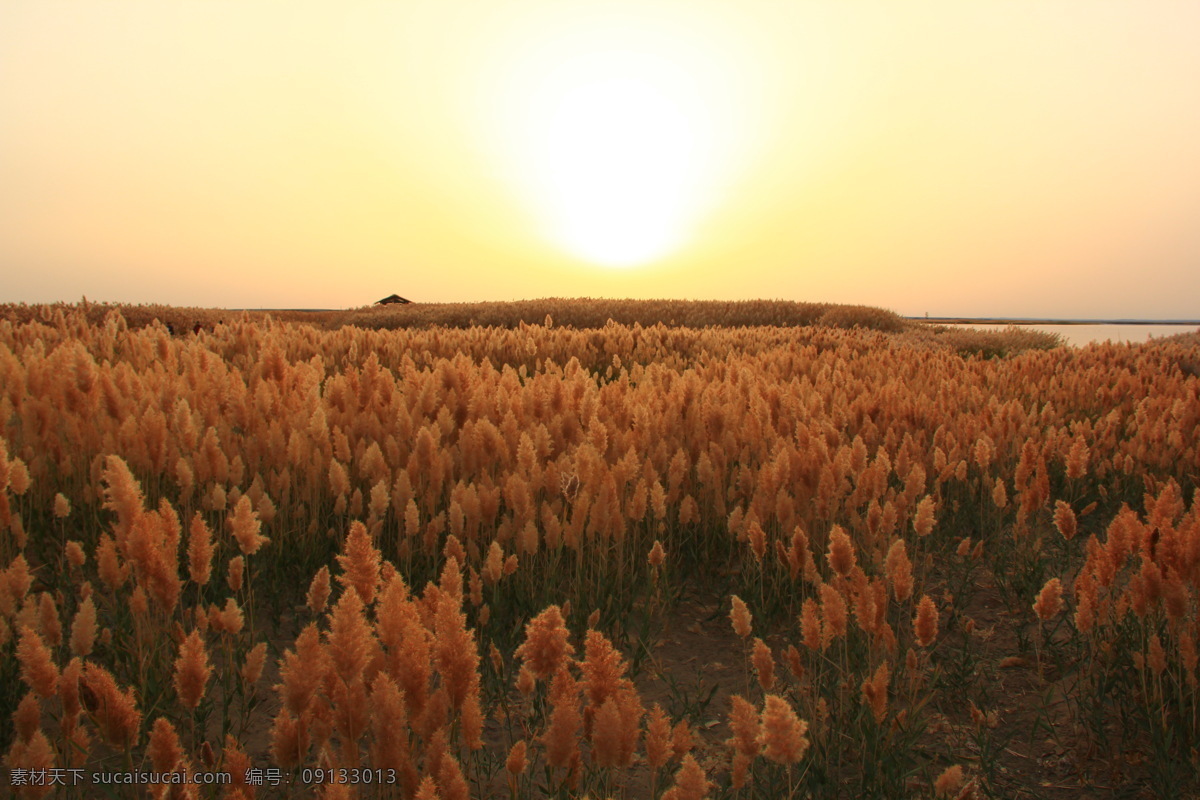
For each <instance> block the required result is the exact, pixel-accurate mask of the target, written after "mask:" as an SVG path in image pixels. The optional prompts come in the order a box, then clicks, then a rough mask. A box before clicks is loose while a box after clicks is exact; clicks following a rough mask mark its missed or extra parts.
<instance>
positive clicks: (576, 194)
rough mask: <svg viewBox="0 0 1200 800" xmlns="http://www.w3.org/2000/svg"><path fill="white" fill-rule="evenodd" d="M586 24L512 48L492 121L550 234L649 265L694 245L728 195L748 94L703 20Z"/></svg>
mask: <svg viewBox="0 0 1200 800" xmlns="http://www.w3.org/2000/svg"><path fill="white" fill-rule="evenodd" d="M573 25H574V27H572V26H571V25H570V24H568V25H567V26H566V27H565V28H563V27H560V28H559V29H558V30H555V31H546V30H543V31H540V32H538V33H539V34H540V35H539V36H538V41H540V42H541V43H542V44H541V45H540V46H536V47H530V46H528V45H526V46H525V47H524V48H523V51H522V53H521V55H519V56H516V57H512V56H510V57H509V61H508V63H509V64H510V65H511V64H515V65H516V66H515V67H512V66H509V67H508V68H507V70H505V72H506V74H505V75H504V76H503V77H502V78H501V79H500V80H499V82H498V90H497V91H496V93H495V95H494V96H495V98H496V101H495V102H496V104H497V105H496V107H495V113H494V115H493V120H492V121H493V122H494V123H496V124H494V125H492V126H489V128H490V130H492V131H498V132H499V134H500V136H499V137H498V138H499V140H500V141H501V149H502V153H501V154H500V157H501V158H503V159H504V160H506V161H507V162H508V163H507V171H508V172H509V174H510V183H512V184H514V185H515V186H516V188H517V191H518V192H519V193H520V194H521V196H522V197H523V199H524V200H525V203H526V206H527V207H528V208H529V209H530V211H531V212H532V214H533V216H535V217H536V219H537V220H538V223H539V225H540V226H541V228H542V231H543V235H544V236H545V238H546V239H548V240H549V241H550V242H552V243H553V244H554V245H555V246H556V247H557V248H559V249H562V250H565V251H567V252H569V253H571V254H573V255H575V256H577V257H578V258H581V259H583V260H585V261H588V262H590V263H593V264H597V265H601V266H605V267H617V268H620V267H633V266H638V265H644V264H647V263H649V262H652V261H655V260H657V259H660V258H662V257H664V256H667V255H669V254H671V253H672V252H675V251H677V250H678V249H680V248H681V247H683V246H684V245H686V243H687V242H688V240H689V238H690V237H691V236H692V235H693V234H694V231H695V229H696V227H697V225H698V224H699V223H700V222H701V221H702V219H703V217H704V215H705V213H706V212H708V211H709V210H711V209H712V208H713V206H714V205H715V204H716V203H718V202H719V199H720V195H721V190H722V187H723V185H724V183H725V182H726V181H727V180H728V178H729V176H730V173H731V171H732V167H733V162H734V161H735V158H734V156H735V154H736V152H737V150H738V137H739V134H740V131H739V125H740V124H742V123H743V122H744V121H745V119H746V117H747V116H749V115H748V114H747V113H746V110H745V109H744V108H741V109H739V107H738V106H739V103H742V102H744V98H745V96H746V93H745V92H744V91H741V89H740V88H739V86H738V85H737V84H738V78H739V77H740V76H739V75H738V71H737V70H736V69H733V68H731V65H730V64H729V63H728V59H726V60H725V61H724V63H723V61H722V56H723V55H725V56H727V55H728V54H727V53H722V52H721V48H717V47H714V46H711V44H710V43H708V42H706V41H704V39H703V36H702V35H699V34H696V33H695V32H694V31H692V34H693V36H695V40H686V41H685V40H683V39H681V38H680V35H679V34H678V33H677V32H676V31H677V30H678V28H679V26H675V28H673V29H670V30H662V29H658V28H655V27H654V26H653V25H647V24H646V23H645V21H644V20H643V21H641V22H640V23H639V25H638V26H634V27H630V26H627V25H622V24H621V21H620V20H605V21H599V22H598V21H597V20H595V19H589V20H588V21H587V22H586V23H583V22H581V21H579V20H574V21H573ZM685 30H686V29H685ZM525 35H526V36H529V33H528V32H526V34H525ZM526 41H528V40H526Z"/></svg>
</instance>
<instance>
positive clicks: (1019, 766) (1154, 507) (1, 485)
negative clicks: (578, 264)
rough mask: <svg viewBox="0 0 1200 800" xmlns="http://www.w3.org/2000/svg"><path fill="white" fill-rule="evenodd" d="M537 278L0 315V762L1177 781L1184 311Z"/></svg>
mask: <svg viewBox="0 0 1200 800" xmlns="http://www.w3.org/2000/svg"><path fill="white" fill-rule="evenodd" d="M541 302H544V303H549V302H552V301H541ZM553 302H555V303H561V304H564V305H566V308H565V309H564V311H563V312H562V313H561V314H559V313H556V314H552V316H553V320H546V319H545V314H543V313H542V311H543V309H544V306H539V305H538V304H537V303H533V304H529V305H528V308H527V311H528V313H529V314H541V316H542V319H540V320H534V321H532V322H527V321H524V320H523V319H521V318H520V315H516V316H509V317H508V318H507V321H508V323H509V324H508V325H503V326H502V325H492V326H490V327H479V326H465V327H455V326H454V325H450V326H448V327H447V326H442V325H432V324H431V323H421V325H417V326H415V327H411V328H405V329H395V330H387V329H383V327H380V328H378V329H367V328H365V327H338V326H336V325H334V323H333V321H332V318H330V319H326V320H325V322H324V323H322V324H328V325H329V326H330V327H329V328H328V329H323V328H321V327H320V326H319V325H318V326H314V325H312V324H296V323H292V322H287V321H283V320H281V319H279V318H277V317H271V318H267V317H265V316H264V317H258V316H255V315H237V316H233V317H230V318H226V319H225V323H224V324H219V325H216V326H215V327H214V328H213V329H212V330H203V331H201V333H200V334H199V335H194V334H191V333H187V334H184V335H175V336H171V335H169V334H168V332H167V330H166V328H165V327H164V326H163V325H162V324H157V323H155V322H153V320H154V319H155V318H157V319H158V320H159V321H160V322H161V321H162V320H164V319H176V318H177V319H188V318H195V316H196V315H197V314H199V313H200V312H198V311H196V310H177V309H149V308H143V309H142V310H141V311H137V310H130V309H126V311H128V312H129V314H130V315H131V316H132V317H134V318H135V319H140V322H139V323H137V324H133V323H131V322H130V321H129V320H128V319H126V317H125V316H124V314H123V312H118V311H117V310H115V309H112V308H96V307H88V308H83V307H80V308H73V307H56V308H45V309H42V308H37V309H27V308H16V309H14V308H13V307H9V308H8V309H7V310H6V318H5V319H4V320H2V321H0V724H2V725H3V727H2V728H0V749H2V751H3V753H4V754H5V755H4V757H5V759H6V765H7V766H8V767H10V768H12V769H23V770H34V771H35V772H34V773H20V774H21V775H26V774H39V773H37V772H36V771H37V770H41V769H45V768H50V767H66V766H74V765H77V766H79V767H80V768H81V769H85V770H87V772H86V774H88V775H98V774H100V773H102V772H119V771H123V770H130V769H139V770H149V769H152V768H153V769H156V770H160V771H161V770H167V771H179V772H188V771H192V772H195V771H205V770H214V769H220V770H226V771H229V772H230V773H231V774H235V775H236V776H237V777H239V778H241V777H244V775H245V768H246V765H247V764H253V765H254V766H256V767H267V766H271V767H276V768H278V769H280V770H282V771H284V773H285V774H288V775H290V776H291V777H292V779H293V780H295V781H296V782H297V783H295V784H293V787H292V789H291V790H289V791H286V792H285V791H284V789H283V788H273V787H270V786H258V787H255V786H252V785H231V786H225V787H220V788H214V787H199V786H192V787H189V788H188V790H187V791H186V792H184V796H196V797H222V798H223V797H231V798H232V797H250V796H259V797H274V796H295V795H296V794H298V793H299V794H319V795H320V796H323V797H342V796H359V797H393V796H400V797H405V798H409V797H414V796H419V797H433V796H437V797H442V798H450V797H467V796H472V797H490V796H504V795H511V796H515V797H583V796H592V797H597V796H598V797H606V796H612V797H646V796H654V797H674V798H682V797H696V798H698V797H701V796H708V797H743V796H745V797H749V796H764V795H770V796H778V795H780V794H784V795H788V794H790V795H793V796H798V797H799V796H813V797H850V796H854V797H888V798H891V797H906V796H912V797H928V796H931V795H933V794H935V793H936V794H940V795H943V796H971V795H975V796H996V797H1034V796H1039V797H1046V796H1052V797H1068V796H1080V795H1081V794H1087V795H1088V796H1098V797H1104V796H1109V797H1117V796H1126V797H1127V796H1179V797H1182V796H1188V794H1189V793H1192V792H1194V791H1195V789H1196V786H1197V783H1196V766H1197V765H1196V756H1195V753H1196V751H1197V742H1198V737H1197V734H1198V733H1200V729H1198V726H1197V722H1196V720H1197V718H1198V717H1197V708H1198V707H1200V692H1198V690H1197V685H1196V683H1197V681H1196V668H1197V656H1196V650H1197V647H1196V640H1197V635H1198V633H1200V630H1198V627H1197V626H1198V625H1200V619H1198V615H1197V602H1198V599H1200V598H1198V588H1200V507H1198V504H1197V503H1196V502H1195V488H1196V484H1197V474H1198V472H1200V440H1198V437H1197V430H1198V428H1200V410H1198V408H1200V407H1198V406H1197V403H1196V398H1197V396H1198V391H1200V388H1198V384H1197V378H1196V376H1195V375H1194V374H1192V373H1190V372H1189V371H1188V370H1187V369H1185V368H1184V367H1183V365H1185V364H1189V363H1194V362H1195V361H1196V359H1197V355H1198V352H1200V351H1198V347H1200V346H1198V345H1197V343H1196V341H1195V340H1194V338H1193V339H1186V338H1185V339H1173V340H1163V341H1156V342H1152V343H1149V344H1146V345H1141V346H1129V345H1120V346H1117V345H1098V346H1091V347H1088V348H1082V349H1074V348H1061V347H1049V346H1048V345H1049V344H1050V343H1049V342H1047V341H1046V340H1044V339H1039V338H1029V337H1017V336H1015V334H1013V333H1012V332H1002V333H1001V334H1000V335H998V336H993V337H991V338H986V339H982V340H971V341H973V342H974V343H973V344H969V345H964V344H963V343H962V340H960V339H950V341H956V342H958V343H957V344H954V345H953V346H951V347H947V346H943V342H945V341H946V340H947V337H951V336H954V335H952V334H943V333H938V332H937V331H936V330H934V331H932V332H931V331H928V330H924V331H922V330H906V331H902V332H900V333H898V334H886V333H883V332H881V330H880V328H881V327H886V326H887V325H889V324H891V323H890V322H889V320H890V319H891V317H889V316H888V315H887V314H886V312H878V311H877V310H871V309H866V310H862V309H848V308H847V307H841V308H837V309H831V308H830V307H820V308H817V307H801V306H796V305H794V304H790V305H789V304H775V303H760V304H740V305H739V304H734V305H735V306H737V307H736V308H732V309H726V308H723V307H722V306H720V305H700V306H688V305H686V304H680V305H660V306H653V305H647V304H640V305H639V304H626V306H625V307H626V309H632V310H633V311H636V312H638V313H646V314H648V316H647V317H646V319H647V320H648V321H649V320H651V319H654V320H656V321H658V322H662V321H663V320H662V319H661V318H662V316H663V315H664V314H666V315H668V319H667V320H666V322H668V323H669V322H670V321H671V320H672V319H674V320H675V323H676V327H669V326H668V325H665V324H649V322H647V323H642V322H641V321H638V320H635V321H634V323H633V324H622V323H619V322H617V321H613V322H608V321H607V320H608V319H609V318H610V317H611V315H612V312H613V310H614V309H617V310H618V311H619V309H618V306H620V304H608V305H606V304H604V303H599V302H596V303H590V302H583V301H553ZM408 310H410V309H409V308H400V309H381V310H369V311H362V312H355V313H361V314H363V315H364V316H369V315H372V314H373V315H377V316H378V317H379V320H380V321H382V320H385V319H396V317H394V316H393V315H400V314H404V313H406V312H407V311H408ZM475 310H476V311H479V307H475ZM484 311H485V312H486V313H493V312H496V311H497V309H496V308H492V309H484ZM509 311H510V312H511V309H509ZM430 313H432V311H431V312H430ZM441 313H444V314H446V315H448V316H446V317H444V319H449V320H453V319H455V317H454V314H458V313H466V312H465V310H464V309H457V310H454V311H443V312H441ZM524 313H525V312H524V311H522V312H521V314H524ZM546 313H549V312H546ZM631 313H632V312H631ZM138 314H141V315H142V316H141V317H140V318H139V317H138ZM599 314H604V315H605V317H604V321H603V322H602V323H600V324H598V325H594V326H593V325H591V324H590V322H592V321H595V319H596V318H597V316H596V315H599ZM721 314H727V316H726V317H724V318H722V319H721V322H722V324H717V323H716V322H713V321H712V320H714V319H717V318H720V317H721ZM738 314H743V315H745V316H744V317H738V316H737V315H738ZM171 315H175V316H174V317H172V316H171ZM572 315H574V316H572ZM789 315H791V316H789ZM802 317H803V319H805V320H808V321H809V322H810V323H811V322H813V321H815V322H816V323H817V324H803V325H798V324H797V321H798V320H800V319H801V318H802ZM563 318H566V319H574V320H575V322H571V323H570V324H569V325H565V324H563V322H562V319H563ZM743 318H744V319H747V320H750V319H758V320H760V321H761V320H768V321H769V324H759V323H758V322H754V321H748V322H745V323H741V322H738V321H737V320H738V319H743ZM470 319H471V318H470V317H468V318H467V320H466V321H467V322H469V321H470ZM613 319H614V320H615V318H613ZM705 320H707V321H705ZM787 320H791V322H788V321H787ZM310 321H311V320H310ZM476 321H478V320H476ZM535 323H536V324H535ZM551 323H553V324H551ZM743 324H745V325H746V327H741V325H743ZM424 325H428V327H422V326H424ZM985 341H992V342H996V343H998V344H995V345H984V344H981V343H980V342H985ZM993 346H994V347H995V348H996V352H994V353H992V352H990V351H989V350H988V348H989V347H993ZM1044 346H1045V347H1044ZM960 349H962V350H965V351H966V352H969V353H970V355H969V357H964V356H963V355H962V354H960V352H959V350H960ZM977 353H982V354H984V355H1003V356H1004V357H1001V358H986V359H981V358H978V357H975V354H977ZM731 613H732V616H731ZM1051 758H1053V759H1056V760H1055V761H1053V763H1051V762H1050V761H1048V760H1047V759H1051ZM343 769H345V770H354V769H358V770H363V769H368V770H383V772H371V773H369V774H370V775H371V776H372V777H373V778H375V779H378V778H380V777H382V778H384V779H385V783H386V785H385V786H382V787H381V786H378V785H371V786H364V785H361V784H360V785H355V786H348V785H345V784H344V783H341V782H339V781H338V780H337V779H338V778H341V777H346V776H347V775H349V774H351V773H342V772H340V770H343ZM13 774H14V775H16V774H18V773H13ZM353 774H357V775H358V776H359V777H361V776H362V775H363V773H361V772H360V773H353ZM301 783H311V784H314V785H313V786H312V787H311V788H308V787H305V788H304V790H303V791H300V788H299V787H300V784H301ZM16 788H17V789H18V791H19V794H21V795H23V796H42V794H43V793H42V791H41V790H42V788H43V787H38V786H32V785H24V786H18V787H16ZM107 791H110V792H113V793H115V795H114V796H134V795H138V796H140V795H141V794H142V793H143V791H142V790H140V789H139V790H138V791H137V792H133V793H129V794H128V795H126V794H121V791H122V789H119V788H113V787H109V788H108V789H107ZM97 792H101V793H102V790H101V789H100V788H98V787H89V786H84V785H79V786H75V787H71V788H65V789H59V790H57V795H56V796H63V797H91V796H96V793H97Z"/></svg>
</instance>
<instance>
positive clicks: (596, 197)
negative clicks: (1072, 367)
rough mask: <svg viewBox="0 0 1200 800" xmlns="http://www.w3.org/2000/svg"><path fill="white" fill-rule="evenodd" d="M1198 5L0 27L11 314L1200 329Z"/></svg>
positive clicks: (192, 6) (17, 4)
mask: <svg viewBox="0 0 1200 800" xmlns="http://www.w3.org/2000/svg"><path fill="white" fill-rule="evenodd" d="M1198 32H1200V4H1195V3H1175V2H1159V1H1153V2H1146V3H1141V4H1129V3H1119V2H1103V1H1102V0H1089V1H1088V2H1053V1H1051V0H1047V2H1040V3H1033V2H995V1H993V0H980V1H979V2H971V3H962V2H932V3H928V4H921V5H920V7H917V6H914V5H911V4H901V3H893V2H870V3H867V2H825V3H808V4H791V3H778V2H774V0H743V2H741V3H738V4H736V5H734V4H729V3H723V2H716V0H687V1H686V2H685V1H684V0H637V1H636V2H634V0H610V1H609V2H573V1H571V0H511V1H510V2H506V3H484V2H467V1H466V0H443V2H440V3H410V4H388V3H382V2H364V3H358V2H356V3H346V4H333V3H315V2H288V3H284V2H278V1H273V2H262V0H244V1H243V2H238V3H233V2H190V1H189V2H157V3H150V2H124V3H120V4H108V3H98V2H57V1H53V0H37V2H31V1H30V0H8V2H5V3H4V4H3V5H0V273H2V274H3V275H4V277H3V278H0V302H50V301H58V300H63V301H76V300H78V299H79V298H80V297H81V296H83V295H86V296H87V297H88V298H89V299H92V300H103V301H118V302H131V303H139V302H161V303H169V304H173V305H200V306H222V307H230V308H240V307H249V308H257V307H269V308H286V307H296V308H337V307H349V306H360V305H365V304H368V303H370V302H372V301H374V300H376V299H379V298H380V297H383V296H385V295H387V294H391V293H393V292H396V293H399V294H401V295H404V296H406V297H409V298H412V299H414V300H418V301H481V300H509V299H518V298H533V297H549V296H560V297H577V296H595V297H634V298H646V297H676V298H694V299H734V300H737V299H749V298H784V299H790V300H802V301H808V300H811V301H830V302H841V303H863V304H869V305H876V306H882V307H885V308H890V309H893V310H895V311H898V312H900V313H902V314H911V315H921V314H924V313H926V312H928V313H929V314H930V315H931V316H949V315H963V316H987V315H993V316H1004V317H1055V318H1148V319H1168V318H1187V319H1191V318H1195V317H1196V316H1197V314H1198V313H1200V312H1198V311H1197V309H1196V298H1197V297H1198V296H1200V83H1198V82H1197V76H1200V48H1198V47H1196V46H1195V41H1196V36H1197V33H1198Z"/></svg>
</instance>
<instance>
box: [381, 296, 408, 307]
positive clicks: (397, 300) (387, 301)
mask: <svg viewBox="0 0 1200 800" xmlns="http://www.w3.org/2000/svg"><path fill="white" fill-rule="evenodd" d="M411 302H412V300H406V299H405V298H403V297H401V296H400V295H398V294H389V295H388V296H387V297H385V298H383V299H382V300H380V301H378V302H376V303H375V305H377V306H391V305H397V304H399V305H405V304H407V303H411Z"/></svg>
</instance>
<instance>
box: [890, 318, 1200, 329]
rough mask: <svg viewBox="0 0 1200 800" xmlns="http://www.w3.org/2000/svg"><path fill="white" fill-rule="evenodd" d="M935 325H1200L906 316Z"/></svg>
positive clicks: (1198, 324)
mask: <svg viewBox="0 0 1200 800" xmlns="http://www.w3.org/2000/svg"><path fill="white" fill-rule="evenodd" d="M904 319H906V320H910V321H912V322H929V323H932V324H935V325H1179V326H1181V327H1187V326H1195V327H1200V320H1194V319H1028V318H1024V317H1022V318H1012V317H904Z"/></svg>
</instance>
